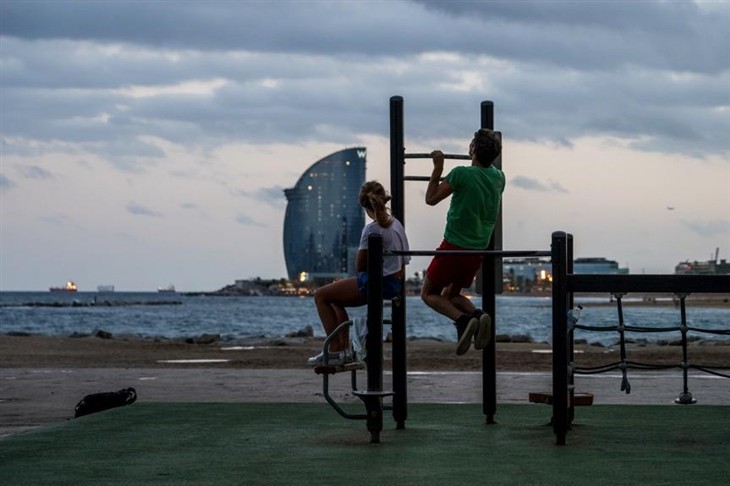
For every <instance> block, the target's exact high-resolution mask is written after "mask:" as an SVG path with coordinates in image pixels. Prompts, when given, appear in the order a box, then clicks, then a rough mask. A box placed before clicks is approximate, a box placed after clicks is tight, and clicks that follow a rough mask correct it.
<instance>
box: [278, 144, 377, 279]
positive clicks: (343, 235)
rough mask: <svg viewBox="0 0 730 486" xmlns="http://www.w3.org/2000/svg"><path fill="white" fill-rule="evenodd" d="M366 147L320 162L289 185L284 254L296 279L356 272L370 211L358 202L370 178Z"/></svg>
mask: <svg viewBox="0 0 730 486" xmlns="http://www.w3.org/2000/svg"><path fill="white" fill-rule="evenodd" d="M365 161H366V150H365V147H354V148H348V149H345V150H341V151H339V152H335V153H333V154H331V155H328V156H327V157H325V158H323V159H321V160H319V161H318V162H315V163H314V164H313V165H312V166H311V167H309V168H308V169H307V170H306V171H305V172H304V173H303V174H302V175H301V177H299V180H298V181H297V183H296V185H295V186H294V187H292V188H291V189H285V190H284V194H285V195H286V199H287V206H286V214H285V216H284V258H285V260H286V270H287V273H288V275H289V279H291V280H294V279H296V280H300V281H304V280H311V281H315V282H318V283H326V282H328V281H331V280H333V279H336V278H343V277H347V276H352V275H355V267H354V265H355V253H356V252H357V248H358V245H359V243H360V233H361V232H362V228H363V226H364V224H365V215H364V211H363V209H362V207H360V204H359V203H358V194H359V191H360V187H361V186H362V185H363V183H364V182H365Z"/></svg>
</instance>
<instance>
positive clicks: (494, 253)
mask: <svg viewBox="0 0 730 486" xmlns="http://www.w3.org/2000/svg"><path fill="white" fill-rule="evenodd" d="M383 255H410V256H436V255H482V256H491V257H497V258H499V257H529V256H550V255H551V254H550V250H409V251H405V250H392V251H384V252H383Z"/></svg>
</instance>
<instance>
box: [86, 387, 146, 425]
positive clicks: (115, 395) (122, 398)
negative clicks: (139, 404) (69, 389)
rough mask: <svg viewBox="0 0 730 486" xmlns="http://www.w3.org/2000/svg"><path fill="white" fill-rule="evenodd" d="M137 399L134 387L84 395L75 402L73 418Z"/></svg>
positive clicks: (126, 403)
mask: <svg viewBox="0 0 730 486" xmlns="http://www.w3.org/2000/svg"><path fill="white" fill-rule="evenodd" d="M135 400H137V391H136V390H135V389H134V388H131V387H130V388H122V389H121V390H119V391H115V392H104V393H94V394H91V395H86V396H85V397H84V398H82V399H81V401H80V402H79V403H77V404H76V414H75V415H74V418H78V417H83V416H84V415H89V414H90V413H95V412H103V411H104V410H109V409H110V408H116V407H121V406H124V405H129V404H132V403H134V402H135Z"/></svg>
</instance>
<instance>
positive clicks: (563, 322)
mask: <svg viewBox="0 0 730 486" xmlns="http://www.w3.org/2000/svg"><path fill="white" fill-rule="evenodd" d="M551 250H552V271H553V432H554V433H555V438H556V444H557V445H565V436H566V435H567V433H568V350H567V328H568V326H567V321H568V309H567V302H568V296H567V253H568V252H567V235H566V234H565V233H564V232H562V231H556V232H554V233H553V235H552V243H551Z"/></svg>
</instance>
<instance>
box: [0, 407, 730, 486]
mask: <svg viewBox="0 0 730 486" xmlns="http://www.w3.org/2000/svg"><path fill="white" fill-rule="evenodd" d="M386 413H387V412H386ZM549 419H550V407H546V406H541V405H534V404H533V405H500V406H499V408H498V411H497V415H496V420H497V422H498V423H497V424H494V425H486V424H485V421H484V416H483V415H482V414H481V406H480V405H474V404H468V405H441V404H416V405H410V407H409V418H408V421H407V422H406V429H405V430H395V429H394V424H393V422H392V420H391V419H390V417H389V416H388V415H386V417H385V429H384V430H383V432H382V434H381V443H379V444H371V443H370V441H369V440H370V435H369V433H368V432H367V430H366V428H365V423H364V422H363V421H354V420H345V419H342V418H341V417H340V416H339V415H337V414H336V413H335V412H334V411H333V410H332V409H331V408H329V407H328V406H327V405H326V404H292V403H267V404H260V403H259V404H257V403H240V404H230V403H226V404H209V403H190V404H170V403H166V404H158V403H136V404H134V405H130V406H127V407H123V408H118V409H113V410H109V411H106V412H102V413H97V414H94V415H89V416H86V417H82V418H80V419H74V420H70V421H68V422H66V423H63V424H59V425H55V426H51V427H45V428H42V429H37V430H34V431H31V432H28V433H24V434H19V435H14V436H10V437H7V438H4V439H2V440H0V478H2V479H1V481H2V484H5V485H11V484H23V485H26V484H175V485H181V484H243V485H259V484H293V485H307V484H337V485H352V484H372V485H390V484H393V485H399V486H404V485H411V484H413V485H416V484H418V485H428V484H434V485H435V484H438V485H445V484H479V483H485V484H520V485H529V484H541V485H545V484H556V485H557V484H560V485H570V484H582V485H584V484H588V485H590V486H593V485H600V484H612V485H617V484H621V485H628V484H651V485H656V484H671V485H676V484H692V485H698V484H708V485H710V484H713V485H714V484H725V482H726V481H727V478H728V477H730V462H729V461H728V458H730V407H713V406H620V405H617V406H608V405H603V406H593V407H585V408H580V409H578V410H577V417H576V423H575V425H574V427H573V430H571V432H570V433H569V434H568V437H567V445H566V446H560V447H559V446H556V445H555V438H554V436H553V433H552V428H551V427H549V426H546V425H545V424H546V423H547V422H548V420H549Z"/></svg>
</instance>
